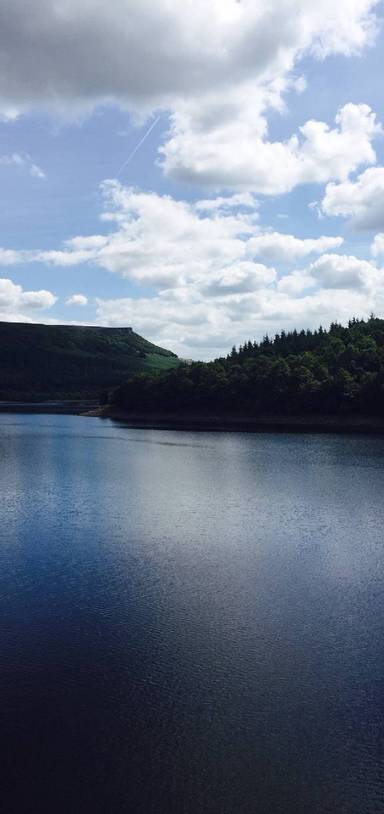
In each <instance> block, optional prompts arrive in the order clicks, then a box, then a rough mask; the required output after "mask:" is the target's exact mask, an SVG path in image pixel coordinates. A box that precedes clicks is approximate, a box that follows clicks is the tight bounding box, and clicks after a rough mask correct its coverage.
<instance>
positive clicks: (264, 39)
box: [0, 0, 384, 359]
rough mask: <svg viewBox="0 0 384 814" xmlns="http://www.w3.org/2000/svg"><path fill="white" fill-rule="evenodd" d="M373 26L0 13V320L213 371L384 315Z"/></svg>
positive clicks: (296, 6)
mask: <svg viewBox="0 0 384 814" xmlns="http://www.w3.org/2000/svg"><path fill="white" fill-rule="evenodd" d="M381 15H382V5H381V4H380V3H374V2H371V0H339V3H338V5H337V7H335V4H334V3H331V2H330V0H324V2H323V3H322V4H321V7H319V3H318V2H315V0H306V2H305V3H304V2H303V0H274V2H273V3H272V4H269V7H268V8H266V4H265V3H261V2H259V1H258V0H241V2H235V0H220V2H218V0H206V2H204V3H203V2H202V0H196V2H195V3H194V4H193V7H192V5H190V4H188V3H187V4H185V3H183V4H182V3H179V2H176V0H174V2H173V3H170V2H166V1H165V0H151V1H150V0H141V2H140V3H139V2H138V0H129V2H128V0H111V2H110V4H109V5H108V9H106V8H105V4H103V3H101V2H100V1H99V0H94V3H93V4H89V3H87V2H85V0H84V1H83V0H77V1H76V2H75V0H59V2H58V3H56V4H52V3H51V2H50V0H36V4H35V5H34V7H33V11H32V12H31V17H30V18H28V20H26V16H25V14H24V11H23V2H22V0H12V3H11V2H10V0H4V3H3V4H2V9H1V10H0V31H1V33H0V40H1V43H0V44H1V51H0V53H2V54H3V56H2V58H1V59H2V62H1V65H0V67H1V79H0V137H1V142H0V177H1V187H0V189H1V192H0V247H1V249H0V319H5V320H13V321H32V322H48V323H54V322H62V323H68V322H74V323H81V324H103V325H131V326H133V328H134V329H135V330H137V331H138V332H139V333H142V334H143V335H144V336H146V337H147V338H149V339H151V340H152V341H154V342H157V343H158V344H161V345H163V346H165V347H170V348H171V349H173V350H175V351H176V352H177V353H179V354H180V355H182V356H188V357H193V358H206V359H208V358H212V357H213V356H216V355H218V354H221V353H224V352H226V351H227V350H228V349H229V348H230V347H231V346H232V344H233V343H239V342H242V341H244V340H246V339H248V338H254V337H257V338H258V337H260V336H262V335H264V334H265V333H269V334H273V333H275V332H276V331H278V330H281V329H282V328H285V329H286V328H289V327H298V328H301V327H305V328H306V327H313V326H316V325H318V324H320V323H322V324H323V325H325V324H327V323H329V322H330V321H331V320H334V319H338V320H340V321H342V322H345V321H346V320H348V318H350V317H352V316H354V315H355V316H367V315H368V314H369V313H370V312H371V311H374V312H375V313H377V314H378V315H380V316H384V288H383V282H384V271H383V267H384V169H383V159H384V138H383V131H382V127H381V122H383V121H384V112H383V91H382V75H383V53H384V50H383V44H384V33H383V29H382V24H381ZM207 20H209V25H207ZM150 128H152V129H151V132H148V131H149V130H150ZM146 135H147V137H146ZM145 137H146V138H145ZM143 138H144V141H143V143H142V144H141V146H140V147H139V148H138V149H137V151H136V152H135V154H134V155H133V156H132V158H131V160H129V161H128V163H127V164H126V165H125V166H124V167H123V169H122V170H121V168H122V166H123V165H124V164H125V162H126V161H127V159H128V158H129V156H131V154H132V151H134V150H135V148H136V147H137V145H138V144H139V143H140V141H141V140H142V139H143ZM120 170H121V171H120Z"/></svg>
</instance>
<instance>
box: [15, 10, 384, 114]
mask: <svg viewBox="0 0 384 814" xmlns="http://www.w3.org/2000/svg"><path fill="white" fill-rule="evenodd" d="M376 5H377V3H376V2H375V0H338V3H337V4H336V3H335V2H334V1H333V0H322V2H321V3H319V2H318V0H306V2H305V3H303V2H302V0H290V2H289V3H287V2H286V0H274V2H273V3H272V4H266V3H263V2H261V0H242V2H241V3H238V2H235V0H211V2H210V3H209V9H207V3H206V1H205V0H195V2H194V3H193V4H192V3H187V4H185V3H184V4H180V3H169V2H168V1H167V0H130V2H129V3H127V2H126V0H110V2H109V3H108V5H106V4H105V3H104V2H102V0H93V2H92V3H84V2H83V3H79V2H78V0H66V2H65V3H64V2H59V3H52V0H34V3H33V5H31V7H30V8H29V9H28V15H26V14H25V0H2V3H1V7H0V53H1V61H0V67H1V71H0V97H2V98H3V100H4V107H5V108H7V107H8V108H9V107H11V108H13V107H15V106H16V107H17V106H18V105H20V106H22V105H26V106H27V107H30V106H31V104H32V105H33V104H44V103H45V104H51V105H53V106H56V105H57V104H62V105H63V104H65V103H66V102H67V103H68V104H77V105H82V106H84V105H87V104H88V105H90V104H91V105H92V104H94V103H97V102H101V101H105V100H108V99H117V100H119V101H122V102H125V103H128V104H130V105H134V106H136V107H139V108H142V107H143V106H144V107H147V108H148V107H149V106H151V107H153V106H159V104H160V103H161V104H162V105H164V104H166V103H167V102H168V101H169V100H170V101H172V100H173V99H175V98H177V97H180V95H185V94H196V93H200V92H204V93H205V92H206V90H208V91H211V90H213V89H214V90H217V91H220V92H221V91H222V92H223V95H224V98H225V93H226V92H227V91H228V87H229V86H231V85H232V83H235V84H236V85H238V84H239V83H240V82H242V81H249V79H250V78H252V79H253V80H257V81H258V82H259V83H265V82H266V81H268V80H271V79H276V77H282V76H285V75H286V74H287V72H289V71H290V70H291V69H292V67H293V66H294V64H295V62H296V61H297V60H298V59H299V58H300V57H301V56H302V55H303V54H308V53H312V54H313V55H314V56H316V57H317V58H325V57H326V56H328V55H329V54H335V53H336V54H344V55H346V56H349V55H351V54H355V53H359V52H360V51H361V49H362V48H363V47H364V46H365V45H366V44H367V43H369V42H370V41H372V37H373V33H374V28H375V18H374V9H375V6H376ZM207 15H208V19H207ZM295 81H296V82H297V77H295ZM301 89H302V83H299V90H301Z"/></svg>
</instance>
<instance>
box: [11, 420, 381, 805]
mask: <svg viewBox="0 0 384 814" xmlns="http://www.w3.org/2000/svg"><path fill="white" fill-rule="evenodd" d="M0 496H1V545H0V620H1V622H0V624H1V627H0V665H1V677H0V697H1V706H0V715H1V740H2V752H3V755H2V759H1V764H0V765H1V783H0V794H1V796H2V799H1V801H0V810H1V812H6V814H11V812H31V814H32V813H33V814H40V812H44V811H49V812H52V814H55V812H58V811H60V812H61V811H63V812H68V814H72V812H75V813H77V812H79V814H83V812H88V811H90V812H92V813H93V814H98V812H105V814H115V812H116V814H117V812H118V813H119V814H120V812H123V813H124V812H129V814H135V813H136V812H138V813H140V814H147V812H148V814H163V812H164V814H269V813H270V814H291V812H292V814H324V813H325V812H327V813H328V812H329V814H340V813H343V814H373V812H380V814H382V812H383V810H384V774H383V770H384V730H383V723H384V535H383V519H384V510H383V496H384V439H380V438H379V437H377V438H375V437H372V438H364V437H358V436H356V437H340V436H332V435H328V436H321V435H305V436H295V435H273V434H271V435H260V436H258V435H246V434H225V433H222V434H214V433H186V432H165V431H164V432H163V431H161V432H160V431H149V430H130V429H126V428H124V427H123V426H120V425H118V424H114V423H112V422H108V421H101V420H99V419H91V418H90V419H84V418H80V417H72V416H59V415H56V416H52V415H51V416H44V415H43V416H42V415H33V416H28V415H0Z"/></svg>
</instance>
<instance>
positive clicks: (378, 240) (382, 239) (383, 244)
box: [371, 232, 384, 257]
mask: <svg viewBox="0 0 384 814" xmlns="http://www.w3.org/2000/svg"><path fill="white" fill-rule="evenodd" d="M371 254H372V256H373V257H379V255H381V254H384V233H383V232H379V234H378V235H375V237H374V240H373V243H372V245H371Z"/></svg>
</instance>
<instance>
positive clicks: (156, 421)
mask: <svg viewBox="0 0 384 814" xmlns="http://www.w3.org/2000/svg"><path fill="white" fill-rule="evenodd" d="M83 415H85V416H90V417H92V416H93V417H97V418H104V419H105V418H109V419H112V420H114V421H120V422H122V423H123V424H125V425H126V426H128V427H131V428H136V429H151V430H186V431H188V430H190V431H195V432H297V433H305V432H319V433H320V432H330V433H340V434H348V433H363V434H383V435H384V418H380V417H374V416H345V417H340V416H303V415H294V416H282V415H269V416H265V415H264V416H257V417H254V418H253V417H249V416H237V417H236V418H232V417H230V416H196V415H183V416H180V415H175V414H167V415H159V414H156V413H146V414H142V415H138V414H137V413H126V412H124V411H123V410H118V409H114V408H111V407H108V406H106V407H99V408H98V409H96V410H90V411H89V412H87V413H83Z"/></svg>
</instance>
